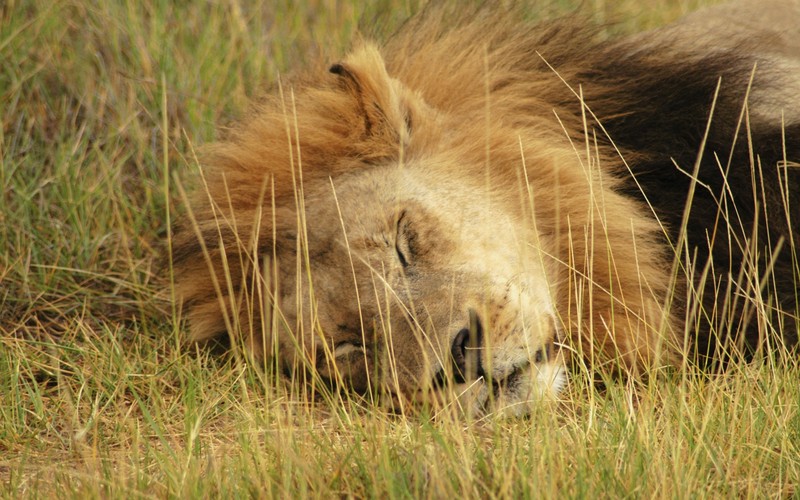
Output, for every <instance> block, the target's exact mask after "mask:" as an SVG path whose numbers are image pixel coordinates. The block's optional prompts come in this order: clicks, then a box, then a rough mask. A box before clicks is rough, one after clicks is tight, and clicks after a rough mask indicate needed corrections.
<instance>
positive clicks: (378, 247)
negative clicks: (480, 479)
mask: <svg viewBox="0 0 800 500" xmlns="http://www.w3.org/2000/svg"><path fill="white" fill-rule="evenodd" d="M524 9H525V7H524V6H522V7H520V6H517V7H514V8H511V9H505V8H501V7H500V6H499V3H497V4H494V3H492V2H489V5H484V6H483V7H478V8H474V9H468V8H464V7H463V5H459V6H455V5H454V6H451V7H448V6H447V5H443V4H434V5H432V6H429V7H427V8H425V9H423V11H422V12H421V13H419V14H418V15H416V16H414V17H412V18H411V19H409V20H408V21H407V22H406V23H405V24H404V25H403V26H402V28H401V29H400V30H399V31H398V32H397V33H395V34H394V35H393V36H391V37H389V38H388V40H387V41H385V42H383V43H380V44H379V43H377V42H373V41H365V40H361V41H358V42H356V43H355V47H354V49H353V50H352V52H350V54H348V55H347V56H345V57H344V58H342V59H341V60H340V61H339V62H335V63H334V64H332V65H330V64H329V65H328V71H324V70H322V69H309V70H307V71H306V72H305V73H303V74H301V75H300V76H298V77H297V78H296V79H294V80H292V81H291V82H289V83H286V82H284V83H283V85H282V86H280V87H279V88H277V89H276V90H275V92H273V93H272V94H271V95H270V96H268V97H266V98H265V99H264V100H262V101H259V102H258V104H255V105H254V109H253V112H252V113H250V114H249V115H248V116H247V117H246V118H244V119H242V120H241V121H240V123H239V124H238V125H236V126H235V127H233V128H232V130H230V131H229V132H228V133H227V135H226V137H225V138H224V139H223V140H221V141H220V142H217V143H214V144H211V145H209V146H208V147H207V148H206V150H205V153H204V155H203V157H202V160H201V163H202V169H201V175H200V176H199V177H198V179H196V182H194V183H193V188H192V190H191V191H190V194H189V196H188V197H187V201H188V203H187V207H186V211H185V216H184V220H182V221H180V222H179V224H178V225H177V227H176V229H175V233H174V238H173V241H172V248H173V253H172V262H173V266H174V276H175V289H176V292H177V296H178V297H179V300H180V304H181V305H182V311H183V313H184V316H185V318H186V320H187V324H188V330H189V334H190V336H191V339H192V340H193V341H195V342H206V341H210V340H213V339H219V338H224V339H228V340H229V341H230V344H231V345H232V346H234V347H236V346H241V347H243V348H244V349H245V351H246V352H247V354H248V355H249V356H250V357H251V358H252V359H254V360H260V361H263V362H266V361H269V362H270V363H274V364H275V365H276V366H278V367H279V368H280V370H282V371H283V372H284V373H286V374H287V375H291V376H297V375H298V374H303V376H304V377H307V378H308V379H313V380H316V381H319V382H324V383H328V384H331V385H332V386H334V387H337V388H348V389H351V390H353V391H356V392H357V393H362V394H372V395H379V396H380V397H381V399H382V400H383V401H387V402H388V403H389V404H390V405H392V406H393V407H395V408H398V407H399V408H401V409H402V408H405V407H406V406H405V405H409V404H410V405H412V406H413V405H415V404H420V403H430V402H436V403H437V404H452V405H455V406H458V407H460V408H463V409H464V410H465V411H466V412H467V413H468V414H471V415H486V414H501V415H522V414H525V413H528V412H529V411H530V409H531V408H532V405H535V404H536V401H537V400H539V399H541V398H548V397H551V396H553V395H554V394H557V393H558V392H559V391H560V390H561V389H562V388H563V387H564V386H565V384H566V377H567V373H568V372H569V370H567V367H568V366H569V365H570V364H572V365H575V364H577V365H580V366H586V367H588V368H589V369H590V370H594V371H597V372H600V373H609V374H613V375H621V376H626V377H640V376H645V375H647V374H648V373H652V372H653V370H658V369H660V368H662V367H667V366H671V365H672V366H675V365H679V364H681V363H684V362H685V361H690V362H693V363H694V362H697V363H700V364H703V365H711V366H722V365H724V364H726V363H728V362H730V361H731V360H733V359H741V358H744V359H748V358H750V357H752V356H753V355H754V354H757V353H759V352H764V351H774V350H777V349H779V348H780V349H784V347H789V348H791V347H792V346H794V345H795V344H796V343H797V338H798V325H799V324H800V323H798V321H797V317H798V296H799V295H800V294H798V283H800V263H798V253H797V250H796V248H797V247H798V246H799V245H800V167H799V166H798V161H800V2H798V1H797V0H781V1H768V2H760V1H752V2H735V3H733V4H727V5H723V6H718V7H714V8H710V9H706V10H704V11H700V12H698V13H695V14H693V15H691V16H689V17H688V18H686V19H684V20H682V21H679V22H678V23H677V24H674V25H671V26H668V27H665V28H661V29H659V30H656V31H652V32H648V33H644V34H637V35H633V36H629V37H627V38H617V39H610V40H609V39H608V38H606V37H603V36H601V35H602V34H601V33H600V30H599V29H597V28H596V27H592V26H591V25H590V24H589V23H586V22H584V21H583V20H582V19H580V18H579V17H578V16H568V17H566V18H559V19H555V20H548V21H543V22H538V23H535V24H532V23H529V22H527V21H524V20H523V19H525V18H526V16H525V15H524V14H525V12H524Z"/></svg>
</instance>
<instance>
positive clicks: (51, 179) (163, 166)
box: [0, 0, 800, 498]
mask: <svg viewBox="0 0 800 500" xmlns="http://www.w3.org/2000/svg"><path fill="white" fill-rule="evenodd" d="M416 3H417V2H415V1H411V0H382V1H381V2H376V3H374V4H372V5H371V6H370V8H369V11H368V12H366V13H364V14H363V15H364V17H365V18H370V17H371V16H373V15H374V14H375V13H376V12H380V11H384V10H387V11H388V10H390V11H392V12H393V13H394V14H393V15H392V16H389V21H387V23H388V24H389V25H391V23H393V22H397V20H399V19H401V18H402V17H403V15H404V13H406V12H409V11H411V10H413V8H414V7H415V4H416ZM562 3H564V4H565V5H567V6H568V4H569V3H568V2H562ZM609 4H613V5H609ZM651 4H652V6H654V8H653V9H650V10H647V13H646V14H641V15H636V16H634V15H633V14H634V13H637V12H642V11H643V8H642V3H641V2H634V1H627V0H626V1H621V2H616V3H615V2H588V3H587V7H588V8H589V9H593V12H594V13H595V14H596V16H597V17H598V19H616V18H618V19H624V20H625V22H626V24H624V25H623V26H622V29H642V28H645V27H649V26H652V25H656V24H661V23H664V22H665V21H667V20H669V19H672V18H674V17H675V16H676V15H679V14H680V13H681V12H684V11H686V10H688V9H690V8H692V7H694V6H696V4H697V3H696V2H685V1H684V2H679V1H675V2H667V1H664V2H655V1H653V2H651ZM335 5H338V10H336V11H334V10H332V9H333V7H334V6H335ZM359 5H361V2H354V1H353V2H350V1H347V2H327V1H317V0H306V1H301V2H289V1H279V2H278V1H258V0H254V1H252V2H247V3H246V5H245V4H243V3H240V2H229V3H224V5H223V2H169V1H160V0H149V1H144V2H139V1H133V0H127V1H126V0H117V1H114V2H83V1H79V0H72V1H69V0H67V1H55V2H53V1H50V0H47V1H45V0H41V1H38V0H19V1H15V0H7V1H6V2H4V3H3V4H2V6H0V62H1V63H0V113H2V129H0V131H1V132H0V133H2V136H0V183H2V197H0V494H1V495H2V496H3V497H15V498H16V497H34V498H40V497H52V496H55V495H61V496H64V495H66V496H67V497H76V498H77V497H79V498H85V497H126V498H136V497H205V496H232V495H236V496H274V497H295V496H313V497H331V496H355V497H362V496H370V497H373V496H380V497H391V498H417V497H435V498H439V497H441V498H452V497H455V496H456V495H459V496H464V497H558V498H562V497H590V498H594V497H653V496H657V497H695V496H706V495H707V496H714V497H717V496H720V497H736V498H738V497H763V496H770V497H781V498H785V497H791V496H797V495H800V490H799V489H798V485H800V410H798V407H797V406H798V401H800V367H798V366H797V364H793V365H789V366H787V365H783V364H778V363H777V362H773V361H769V360H768V361H763V362H757V363H754V364H752V365H747V366H741V367H736V368H735V369H733V370H731V371H730V372H729V373H727V374H726V375H724V376H719V377H712V378H705V377H695V376H692V375H691V374H676V375H675V376H674V377H672V378H670V379H667V380H658V381H653V382H652V383H651V384H650V385H649V386H647V387H644V388H642V387H639V388H636V389H633V388H630V387H626V386H624V385H612V386H611V387H610V388H609V389H608V391H606V392H604V393H602V394H601V393H598V392H597V391H596V390H595V389H594V388H591V387H584V386H583V384H581V383H580V381H576V382H575V383H574V385H573V387H572V388H571V390H570V392H569V393H568V394H567V395H566V396H565V400H564V401H563V402H561V403H558V404H552V405H544V406H543V407H542V408H540V409H539V410H538V411H537V412H535V414H534V415H532V416H531V417H530V418H529V419H525V420H507V421H492V422H459V421H451V420H449V419H447V418H442V419H438V420H431V419H427V418H425V417H424V416H416V417H402V416H395V415H388V414H386V413H385V412H383V411H381V410H379V409H376V408H373V407H371V406H370V405H369V404H367V403H364V402H359V401H356V400H352V399H349V398H347V397H341V398H339V399H336V397H335V396H330V395H329V399H336V400H334V401H326V400H325V399H324V398H323V399H319V400H317V399H313V398H309V397H306V396H304V394H303V393H302V391H303V389H302V388H298V387H296V386H292V385H289V384H286V383H284V382H283V381H281V380H277V379H274V378H268V377H267V378H265V377H264V375H263V374H262V372H261V371H259V370H256V369H253V368H251V367H248V366H246V365H244V364H243V363H241V362H239V360H237V359H234V358H231V357H226V356H213V355H210V354H209V353H207V352H192V351H189V350H186V349H181V348H180V345H181V341H182V340H183V337H182V335H183V325H182V324H181V321H180V318H179V317H178V315H177V313H176V311H175V310H174V309H173V308H172V306H171V303H170V301H169V297H168V294H165V293H164V292H163V290H164V289H166V288H168V287H167V283H168V282H169V277H168V271H167V270H166V269H164V268H162V267H161V266H160V265H159V259H158V256H159V255H160V254H162V253H163V252H164V247H165V245H164V243H163V242H164V241H165V239H166V236H167V233H168V227H169V224H170V220H169V219H170V214H174V213H176V212H177V211H179V210H180V207H179V205H180V204H179V203H178V201H179V199H180V196H179V194H178V190H177V189H176V187H175V174H177V175H179V176H180V175H181V174H187V173H191V172H192V171H193V170H194V169H195V168H196V167H195V162H194V159H193V158H194V154H193V151H194V149H195V147H196V145H198V144H201V143H204V142H207V141H209V140H212V139H213V138H214V136H215V129H216V127H217V126H218V125H219V124H224V123H226V122H227V121H230V120H232V119H233V118H235V116H237V114H238V113H241V112H242V111H243V110H245V109H246V106H247V102H248V99H249V98H251V97H254V96H257V95H258V93H259V91H260V90H262V89H264V88H267V87H268V86H269V85H270V84H272V83H274V82H275V81H276V78H277V76H278V75H279V74H283V73H287V72H290V71H291V69H292V68H293V67H297V66H300V65H302V64H303V62H304V60H306V59H307V58H308V56H307V54H310V53H314V52H315V51H322V52H323V53H326V54H330V57H331V58H335V57H337V54H341V53H342V51H344V50H345V48H346V46H347V41H348V40H349V38H350V36H351V34H352V33H353V30H354V29H355V26H356V25H357V23H358V20H359V18H360V17H361V16H362V9H361V7H359ZM637 6H638V7H637Z"/></svg>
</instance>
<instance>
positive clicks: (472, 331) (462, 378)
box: [450, 309, 485, 384]
mask: <svg viewBox="0 0 800 500" xmlns="http://www.w3.org/2000/svg"><path fill="white" fill-rule="evenodd" d="M482 357H483V325H482V324H481V320H480V317H479V316H478V313H477V312H475V310H474V309H470V310H469V326H468V327H466V328H462V329H461V330H459V331H458V333H457V334H456V336H455V338H454V339H453V343H452V344H451V345H450V360H451V361H452V364H453V381H454V382H455V383H457V384H463V383H464V382H467V381H470V380H476V379H478V378H480V377H483V376H484V375H485V374H484V372H483V362H482Z"/></svg>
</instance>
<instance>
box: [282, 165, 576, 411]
mask: <svg viewBox="0 0 800 500" xmlns="http://www.w3.org/2000/svg"><path fill="white" fill-rule="evenodd" d="M447 171H450V172H452V171H453V169H452V168H451V169H446V168H444V169H443V168H440V166H439V165H437V164H436V161H435V160H432V161H431V162H429V163H426V164H414V163H411V164H407V165H402V166H398V165H394V166H391V165H390V166H383V167H375V168H373V169H370V170H369V171H366V172H362V173H359V174H354V175H345V176H341V177H338V178H336V179H334V180H333V181H332V182H331V183H330V184H328V185H324V186H316V187H315V188H313V189H310V190H307V192H306V195H305V227H306V232H305V235H303V236H300V237H298V236H297V235H291V236H289V237H288V238H289V239H292V238H293V239H294V240H295V242H300V243H296V244H294V245H292V244H291V242H287V243H286V244H284V245H283V246H282V247H283V248H284V249H291V251H289V252H287V253H285V254H284V255H281V256H279V259H280V260H281V266H280V268H281V270H282V271H281V275H280V276H279V282H280V289H281V291H282V295H281V300H280V304H279V305H280V310H281V311H282V313H283V315H284V316H285V319H286V324H288V325H290V327H291V329H292V330H295V331H294V332H291V333H290V332H288V331H286V329H284V331H283V332H282V333H281V334H280V335H281V340H280V344H281V355H282V356H284V359H285V361H286V362H287V363H290V362H291V359H292V358H293V357H294V356H295V351H294V348H293V346H296V345H298V344H300V345H302V349H303V350H304V351H305V355H306V356H307V357H308V358H310V359H311V360H312V362H313V364H314V366H315V369H316V371H317V372H318V373H319V374H320V375H322V376H323V377H324V378H327V379H330V380H337V381H341V382H344V383H345V384H347V385H349V386H350V387H352V388H354V389H356V390H358V391H373V390H376V389H378V390H381V391H385V392H388V393H389V394H391V395H393V396H396V397H397V398H399V399H400V400H406V401H408V400H411V401H421V400H425V401H431V400H437V401H442V400H445V401H447V400H452V397H453V395H454V394H455V395H460V396H461V397H460V398H459V403H460V404H467V405H473V406H474V407H472V408H471V409H470V410H469V411H470V412H471V413H483V412H485V411H489V410H491V411H501V412H504V413H511V414H522V413H527V412H528V411H529V402H531V401H534V400H536V399H538V398H539V397H540V396H542V395H544V394H547V393H552V392H555V391H557V390H558V389H560V387H561V386H562V385H563V383H564V374H563V368H562V365H563V360H562V357H561V354H560V349H559V346H560V343H559V340H560V339H559V327H558V321H557V319H556V317H555V311H554V304H553V299H552V296H551V291H550V289H549V287H548V280H547V279H546V278H547V272H546V271H547V269H545V268H546V266H547V264H546V262H548V260H549V259H548V257H547V255H545V253H546V252H545V251H544V250H543V248H542V247H541V246H540V245H541V242H540V241H538V239H537V238H535V237H534V236H533V235H532V234H530V233H531V231H529V230H523V229H522V228H524V227H525V225H523V224H522V223H521V221H519V220H514V218H513V216H512V215H510V214H511V213H513V212H512V211H508V210H506V209H505V207H504V206H502V204H501V203H500V202H495V203H492V200H490V199H489V196H487V195H486V192H487V191H486V189H484V188H481V186H480V185H477V184H475V185H469V184H467V183H466V182H465V180H464V179H462V178H458V176H453V175H452V174H451V175H449V176H448V175H447V174H446V172H447ZM303 240H305V241H303ZM301 241H303V242H301ZM306 242H307V243H306ZM298 259H299V260H298ZM287 260H288V262H287ZM296 263H298V264H297V265H295V264H296ZM295 327H296V328H295ZM298 340H299V342H298Z"/></svg>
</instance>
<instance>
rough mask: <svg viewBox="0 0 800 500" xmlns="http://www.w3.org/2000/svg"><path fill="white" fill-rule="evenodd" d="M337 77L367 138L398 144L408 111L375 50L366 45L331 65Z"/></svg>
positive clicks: (406, 131)
mask: <svg viewBox="0 0 800 500" xmlns="http://www.w3.org/2000/svg"><path fill="white" fill-rule="evenodd" d="M330 72H331V73H334V74H336V75H338V76H339V83H340V85H341V86H342V89H343V90H344V91H345V92H347V93H348V94H350V95H351V96H352V98H353V100H354V103H355V104H356V106H357V111H358V113H359V115H360V116H361V118H362V120H363V123H362V125H363V127H364V135H365V136H367V137H369V138H370V139H378V140H393V141H399V142H400V143H401V144H402V143H405V142H406V141H407V139H408V134H409V132H410V116H409V110H408V109H407V106H406V103H405V96H404V95H403V94H404V92H403V89H402V86H401V84H400V83H399V82H397V81H396V80H394V79H392V78H391V77H389V74H388V73H387V71H386V65H385V63H384V61H383V57H381V55H380V52H378V49H377V48H375V47H374V46H372V45H365V46H364V47H362V48H360V49H358V50H356V51H355V52H353V53H352V54H350V55H349V56H348V57H347V58H346V59H345V60H344V61H342V62H340V63H337V64H334V65H333V66H331V67H330Z"/></svg>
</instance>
